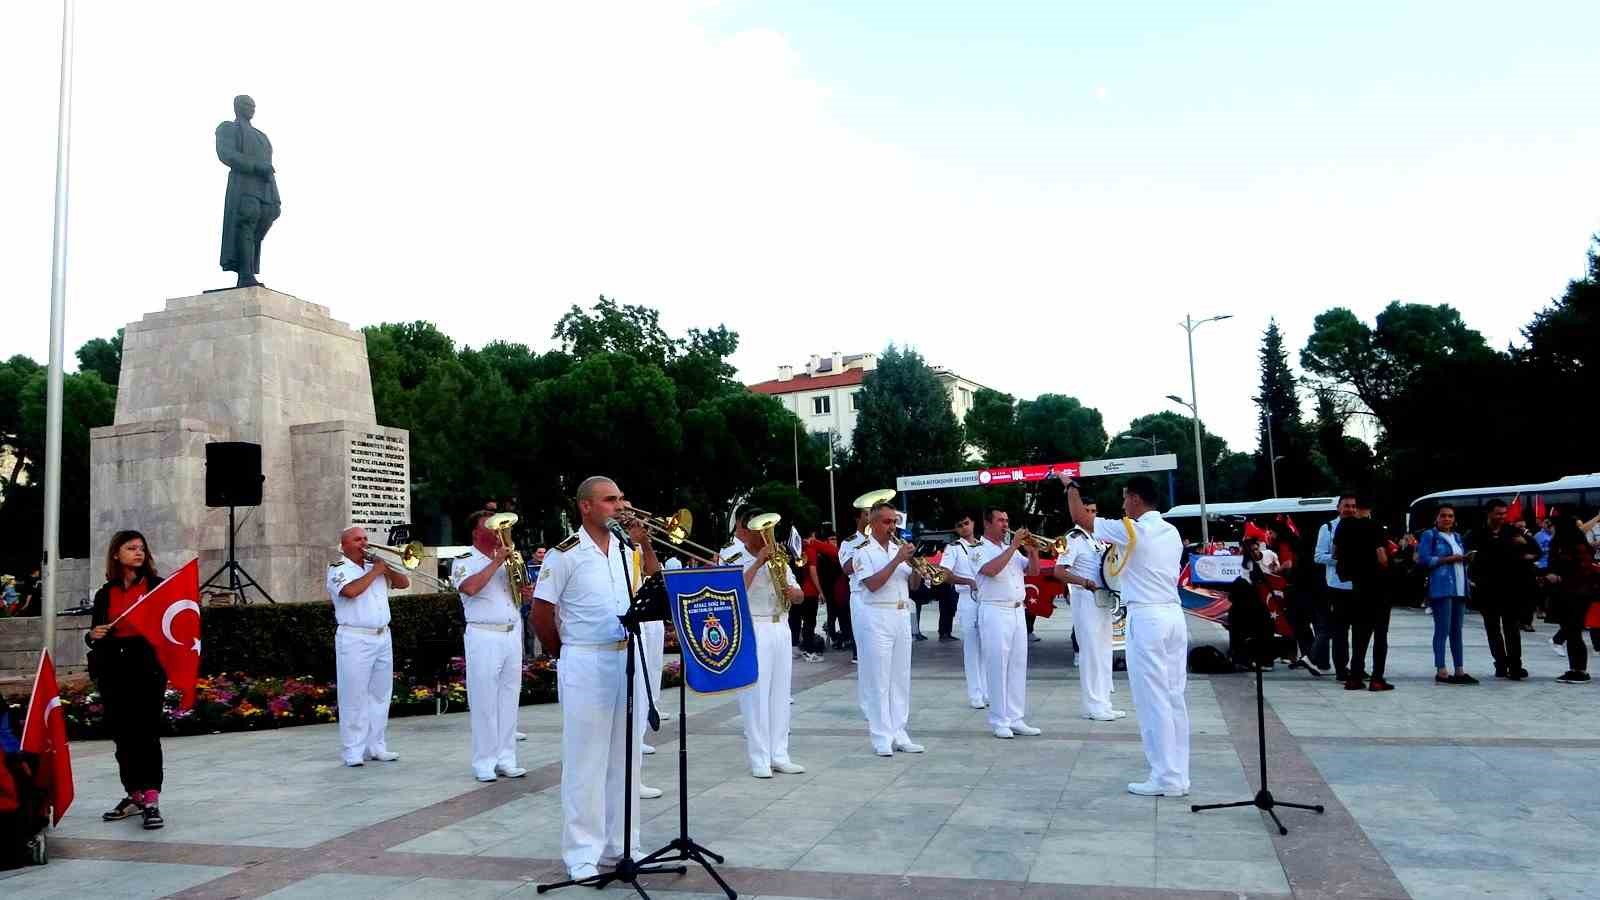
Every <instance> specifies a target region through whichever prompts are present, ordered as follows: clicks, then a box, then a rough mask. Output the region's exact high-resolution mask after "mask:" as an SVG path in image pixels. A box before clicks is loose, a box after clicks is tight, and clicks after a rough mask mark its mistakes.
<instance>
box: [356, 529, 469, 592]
mask: <svg viewBox="0 0 1600 900" xmlns="http://www.w3.org/2000/svg"><path fill="white" fill-rule="evenodd" d="M374 551H382V552H384V553H388V554H392V555H393V556H394V557H395V559H396V561H398V562H399V563H400V567H401V568H403V569H405V570H406V572H407V573H408V574H410V575H415V576H417V577H418V578H422V579H424V580H427V581H430V582H432V583H433V584H434V585H435V586H437V587H441V588H443V589H445V590H446V591H454V590H455V588H454V587H452V586H451V585H450V582H448V581H445V580H444V579H443V578H440V577H438V576H436V575H429V574H428V573H427V572H419V571H417V569H418V567H420V566H421V565H422V557H423V556H424V555H426V553H427V552H428V548H426V547H424V546H423V545H422V542H421V541H412V542H411V543H409V544H406V545H405V546H404V547H390V546H388V545H386V544H372V543H369V544H367V557H368V558H373V557H375V556H376V555H377V554H376V553H375V552H374Z"/></svg>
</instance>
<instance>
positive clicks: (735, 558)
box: [722, 550, 744, 563]
mask: <svg viewBox="0 0 1600 900" xmlns="http://www.w3.org/2000/svg"><path fill="white" fill-rule="evenodd" d="M742 559H744V551H743V550H735V551H733V553H732V554H730V555H728V556H724V557H723V558H722V561H723V562H725V563H736V562H739V561H740V560H742Z"/></svg>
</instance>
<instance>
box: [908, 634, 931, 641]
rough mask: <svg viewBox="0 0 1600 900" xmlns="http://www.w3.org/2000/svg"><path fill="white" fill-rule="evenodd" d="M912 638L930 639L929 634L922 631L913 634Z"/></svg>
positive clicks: (915, 639)
mask: <svg viewBox="0 0 1600 900" xmlns="http://www.w3.org/2000/svg"><path fill="white" fill-rule="evenodd" d="M911 639H912V640H914V641H925V640H927V639H928V636H927V635H925V634H922V633H921V632H918V633H916V634H913V635H912V636H911Z"/></svg>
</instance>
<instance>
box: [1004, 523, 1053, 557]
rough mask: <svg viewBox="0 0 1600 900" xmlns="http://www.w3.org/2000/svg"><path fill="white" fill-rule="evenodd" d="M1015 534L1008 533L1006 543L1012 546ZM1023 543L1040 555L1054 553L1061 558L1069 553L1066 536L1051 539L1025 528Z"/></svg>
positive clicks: (1012, 532) (1023, 530)
mask: <svg viewBox="0 0 1600 900" xmlns="http://www.w3.org/2000/svg"><path fill="white" fill-rule="evenodd" d="M1015 534H1016V532H1014V531H1008V532H1006V538H1005V543H1007V544H1010V543H1011V541H1012V540H1013V535H1015ZM1022 542H1023V543H1024V544H1027V545H1028V546H1030V547H1032V548H1033V549H1035V550H1037V551H1039V552H1040V553H1053V554H1055V555H1056V556H1061V555H1063V554H1065V553H1066V552H1067V536H1066V535H1062V536H1061V537H1058V538H1054V539H1051V538H1047V537H1040V536H1039V535H1037V534H1034V533H1033V532H1031V531H1029V530H1028V529H1026V528H1024V529H1022Z"/></svg>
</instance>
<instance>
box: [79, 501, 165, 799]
mask: <svg viewBox="0 0 1600 900" xmlns="http://www.w3.org/2000/svg"><path fill="white" fill-rule="evenodd" d="M160 582H161V576H159V575H157V574H156V566H155V561H154V560H153V559H151V556H150V547H149V544H148V543H147V542H146V541H145V539H144V535H142V534H140V533H139V532H137V531H119V532H117V533H116V534H115V535H113V536H112V538H111V545H110V547H109V548H108V549H107V550H106V583H105V584H103V585H101V586H100V590H98V591H96V592H95V595H94V610H93V614H92V617H91V619H90V629H89V633H88V634H87V635H86V636H85V640H86V641H88V644H89V674H90V676H91V677H92V678H94V682H95V687H96V688H97V689H98V690H99V691H100V702H101V704H102V705H103V706H104V707H105V721H106V729H107V730H108V731H110V732H111V739H112V741H113V742H115V744H116V747H117V769H118V771H119V773H120V774H121V776H122V787H123V789H125V790H126V791H127V792H128V795H127V796H126V797H124V798H123V799H122V800H120V801H118V803H117V805H116V806H115V807H113V808H112V809H111V810H109V811H108V812H106V813H105V814H103V815H102V816H101V818H102V819H104V820H105V821H107V822H115V821H118V820H120V819H127V818H130V817H132V816H134V815H138V816H140V817H141V818H142V819H143V820H144V827H145V828H146V829H149V830H154V829H157V828H160V827H161V826H162V825H164V824H165V821H164V820H163V819H162V818H161V808H160V806H159V805H158V804H159V802H160V795H161V727H162V724H161V719H162V713H163V706H164V705H165V701H166V692H167V673H166V672H165V671H164V670H163V669H162V668H161V663H160V662H159V661H158V660H157V659H156V653H155V648H153V647H151V646H150V642H149V641H146V640H145V639H144V638H143V637H140V636H139V635H138V634H137V633H136V632H135V631H134V630H133V629H132V628H131V627H130V626H129V625H128V624H125V623H123V622H119V621H118V620H119V619H120V618H121V617H122V616H123V615H124V614H125V613H127V611H128V610H130V609H132V608H133V606H134V604H136V603H138V602H139V600H140V599H142V598H143V597H144V595H145V594H146V593H147V592H149V591H150V590H152V589H153V588H155V586H156V585H157V584H159V583H160Z"/></svg>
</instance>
